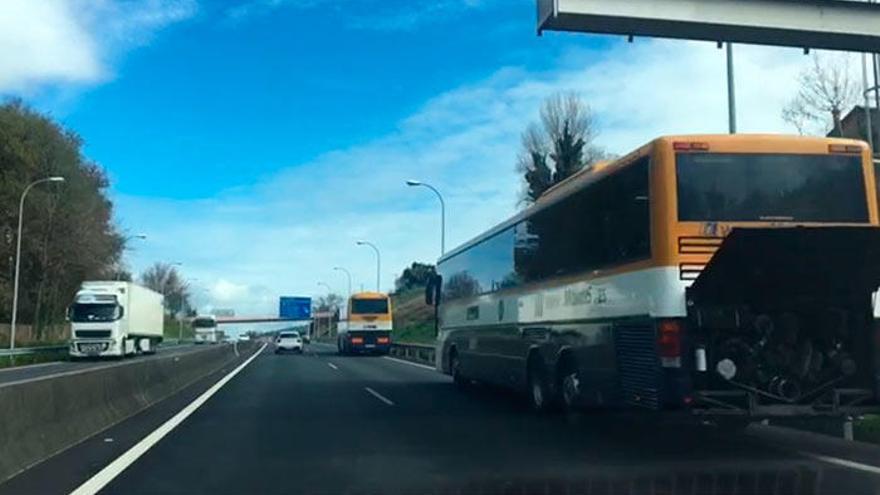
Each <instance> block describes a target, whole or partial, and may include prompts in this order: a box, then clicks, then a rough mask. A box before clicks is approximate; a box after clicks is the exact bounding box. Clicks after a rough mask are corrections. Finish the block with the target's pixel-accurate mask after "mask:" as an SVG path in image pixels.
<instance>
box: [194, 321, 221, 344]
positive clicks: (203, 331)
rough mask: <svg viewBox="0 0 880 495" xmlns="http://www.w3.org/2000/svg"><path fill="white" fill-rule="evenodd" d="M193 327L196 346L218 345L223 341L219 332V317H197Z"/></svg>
mask: <svg viewBox="0 0 880 495" xmlns="http://www.w3.org/2000/svg"><path fill="white" fill-rule="evenodd" d="M192 327H193V332H194V333H195V334H194V336H193V337H194V339H195V343H196V344H216V343H218V342H220V341H222V340H223V335H222V333H221V332H220V331H219V330H217V317H216V316H214V315H199V316H196V317H195V318H194V319H193V321H192Z"/></svg>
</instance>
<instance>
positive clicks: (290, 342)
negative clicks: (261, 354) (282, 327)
mask: <svg viewBox="0 0 880 495" xmlns="http://www.w3.org/2000/svg"><path fill="white" fill-rule="evenodd" d="M302 351H303V341H302V337H300V335H299V332H281V333H280V334H278V337H277V338H276V339H275V354H281V353H282V352H296V353H299V354H302Z"/></svg>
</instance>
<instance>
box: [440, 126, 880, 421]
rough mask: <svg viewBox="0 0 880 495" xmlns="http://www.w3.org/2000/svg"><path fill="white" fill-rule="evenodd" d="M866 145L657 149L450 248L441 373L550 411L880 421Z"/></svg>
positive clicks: (577, 179) (587, 173) (877, 249)
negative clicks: (878, 417)
mask: <svg viewBox="0 0 880 495" xmlns="http://www.w3.org/2000/svg"><path fill="white" fill-rule="evenodd" d="M874 179H875V174H874V170H873V168H872V163H871V159H870V155H869V150H868V147H867V146H866V145H865V143H863V142H860V141H852V140H842V139H820V138H804V137H789V136H748V135H734V136H678V137H665V138H660V139H657V140H655V141H653V142H651V143H649V144H647V145H646V146H644V147H642V148H639V149H637V150H635V151H633V152H632V153H629V154H626V155H624V157H623V158H620V159H618V160H616V161H614V162H612V163H605V164H600V165H596V166H594V167H592V168H591V169H587V170H584V171H583V172H581V173H578V174H576V175H575V176H573V177H571V178H569V179H568V180H566V181H564V182H562V183H560V184H558V185H557V186H555V187H554V188H552V189H551V190H549V191H548V192H547V193H545V194H544V195H543V196H542V197H541V198H539V199H538V201H537V202H536V203H535V204H534V205H532V206H531V207H530V208H528V209H526V210H525V211H523V212H521V213H519V214H518V215H516V216H514V217H513V218H511V219H509V220H507V221H505V222H503V223H502V224H500V225H498V226H496V227H494V228H492V229H491V230H489V231H488V232H486V233H485V234H483V235H480V236H478V237H477V238H475V239H474V240H472V241H470V242H468V243H466V244H465V245H463V246H461V247H459V248H457V249H454V250H452V251H450V252H448V253H447V254H446V255H445V256H443V257H442V258H441V259H440V262H439V264H438V272H439V277H437V278H436V279H435V280H434V281H433V282H432V283H431V284H430V286H429V288H428V290H427V292H426V302H428V303H434V304H436V303H438V302H439V308H438V310H439V314H440V318H439V321H440V333H439V337H438V343H437V359H436V365H437V368H438V369H439V370H440V371H442V372H443V373H447V374H450V375H452V376H453V378H454V380H455V382H456V383H458V384H462V385H465V384H468V383H470V382H471V381H472V380H477V381H483V382H489V383H495V384H498V385H503V386H509V387H513V388H516V389H520V390H523V391H525V392H527V396H528V397H529V399H530V401H531V404H532V407H533V408H534V409H536V410H546V409H550V408H553V407H554V406H555V405H558V406H561V407H563V408H573V407H611V408H621V407H624V408H626V407H628V408H636V409H644V410H655V411H660V410H667V411H668V410H679V411H684V412H688V413H690V414H693V415H698V416H702V417H712V418H721V417H728V418H729V417H738V418H740V420H746V421H747V420H750V419H757V418H769V417H778V416H789V417H797V416H801V417H805V416H816V415H825V416H844V415H858V414H863V413H866V412H873V411H877V410H878V407H877V404H878V399H880V373H878V371H880V368H878V366H880V362H878V361H877V358H876V356H877V355H878V352H880V339H877V338H876V336H877V332H876V328H877V327H876V322H875V320H873V319H872V318H871V315H872V309H876V308H872V307H871V305H872V297H871V295H872V293H873V292H875V291H876V290H877V287H878V286H880V264H878V263H876V262H875V261H876V260H877V259H878V258H880V229H878V213H877V206H876V205H877V190H876V183H875V180H874Z"/></svg>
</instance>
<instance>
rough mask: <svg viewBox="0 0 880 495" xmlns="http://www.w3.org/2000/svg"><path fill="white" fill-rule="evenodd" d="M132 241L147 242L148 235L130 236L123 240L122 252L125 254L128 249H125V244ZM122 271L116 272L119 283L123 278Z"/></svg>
mask: <svg viewBox="0 0 880 495" xmlns="http://www.w3.org/2000/svg"><path fill="white" fill-rule="evenodd" d="M132 239H140V240H142V241H143V240H146V239H147V234H135V235H130V236H127V237H125V238H124V239H123V240H122V242H123V245H122V251H123V252H124V251H125V249H126V248H125V244H126V243H127V242H128V241H130V240H132ZM121 271H122V270H116V280H117V281H119V279H120V278H121V277H122V273H121Z"/></svg>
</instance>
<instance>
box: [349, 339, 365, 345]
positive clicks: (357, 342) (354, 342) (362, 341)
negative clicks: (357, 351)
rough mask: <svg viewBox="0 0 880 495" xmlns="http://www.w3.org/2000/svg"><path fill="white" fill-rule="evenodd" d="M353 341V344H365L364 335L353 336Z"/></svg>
mask: <svg viewBox="0 0 880 495" xmlns="http://www.w3.org/2000/svg"><path fill="white" fill-rule="evenodd" d="M351 343H352V344H363V343H364V338H363V337H352V338H351Z"/></svg>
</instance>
